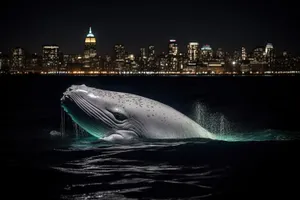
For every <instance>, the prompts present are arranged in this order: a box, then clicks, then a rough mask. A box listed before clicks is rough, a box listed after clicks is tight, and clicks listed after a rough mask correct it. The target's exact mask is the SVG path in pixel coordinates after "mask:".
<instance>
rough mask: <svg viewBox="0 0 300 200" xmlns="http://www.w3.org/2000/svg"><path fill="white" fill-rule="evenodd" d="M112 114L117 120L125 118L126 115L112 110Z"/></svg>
mask: <svg viewBox="0 0 300 200" xmlns="http://www.w3.org/2000/svg"><path fill="white" fill-rule="evenodd" d="M113 114H114V116H115V118H116V120H118V121H124V120H126V119H127V117H126V116H125V115H123V114H122V113H116V112H114V113H113Z"/></svg>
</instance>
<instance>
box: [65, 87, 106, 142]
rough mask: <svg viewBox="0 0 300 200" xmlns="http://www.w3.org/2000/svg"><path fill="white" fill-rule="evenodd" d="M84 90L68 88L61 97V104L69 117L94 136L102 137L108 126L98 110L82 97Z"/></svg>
mask: <svg viewBox="0 0 300 200" xmlns="http://www.w3.org/2000/svg"><path fill="white" fill-rule="evenodd" d="M84 95H85V94H84V91H76V90H74V89H72V88H69V89H68V90H67V91H66V92H65V93H64V95H63V97H62V98H61V106H62V108H63V109H64V111H65V112H66V113H67V114H68V115H69V116H70V117H71V119H72V120H73V121H74V122H75V123H76V124H77V125H78V126H80V127H81V128H82V129H83V130H85V131H86V132H88V133H89V134H91V135H92V136H94V137H97V138H103V137H105V133H106V132H108V131H109V127H108V126H107V125H106V124H105V123H103V122H102V121H101V120H100V118H99V116H101V114H100V112H101V111H100V110H99V109H98V108H97V107H95V106H94V105H93V104H91V103H90V102H88V101H87V100H86V99H85V98H84Z"/></svg>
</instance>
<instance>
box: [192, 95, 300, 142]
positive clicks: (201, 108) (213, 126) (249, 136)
mask: <svg viewBox="0 0 300 200" xmlns="http://www.w3.org/2000/svg"><path fill="white" fill-rule="evenodd" d="M193 114H194V115H193V117H192V118H193V119H194V120H195V121H196V122H197V123H198V124H199V125H201V126H202V127H204V128H205V129H207V130H208V131H210V132H211V133H213V134H215V136H216V139H217V140H222V141H228V142H250V141H282V140H295V139H299V136H298V135H299V134H298V133H288V132H286V131H285V132H282V131H279V130H272V129H267V130H258V131H252V132H249V131H242V132H241V131H238V132H236V131H234V130H233V123H232V122H230V121H229V120H228V119H227V118H226V117H225V116H224V115H223V114H221V113H214V112H212V111H210V110H209V109H208V107H207V106H206V105H205V104H203V103H201V102H199V101H197V102H195V103H194V107H193Z"/></svg>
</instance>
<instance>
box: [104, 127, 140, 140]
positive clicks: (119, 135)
mask: <svg viewBox="0 0 300 200" xmlns="http://www.w3.org/2000/svg"><path fill="white" fill-rule="evenodd" d="M137 139H138V137H137V134H136V133H134V132H133V131H127V130H118V131H114V132H111V133H109V134H107V136H106V137H104V138H102V140H104V141H107V142H116V143H127V142H134V141H136V140H137Z"/></svg>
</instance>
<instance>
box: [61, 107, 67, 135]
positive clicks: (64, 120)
mask: <svg viewBox="0 0 300 200" xmlns="http://www.w3.org/2000/svg"><path fill="white" fill-rule="evenodd" d="M60 116H61V120H60V133H61V136H62V137H64V136H65V133H66V114H65V111H64V109H63V108H61V115H60Z"/></svg>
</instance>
